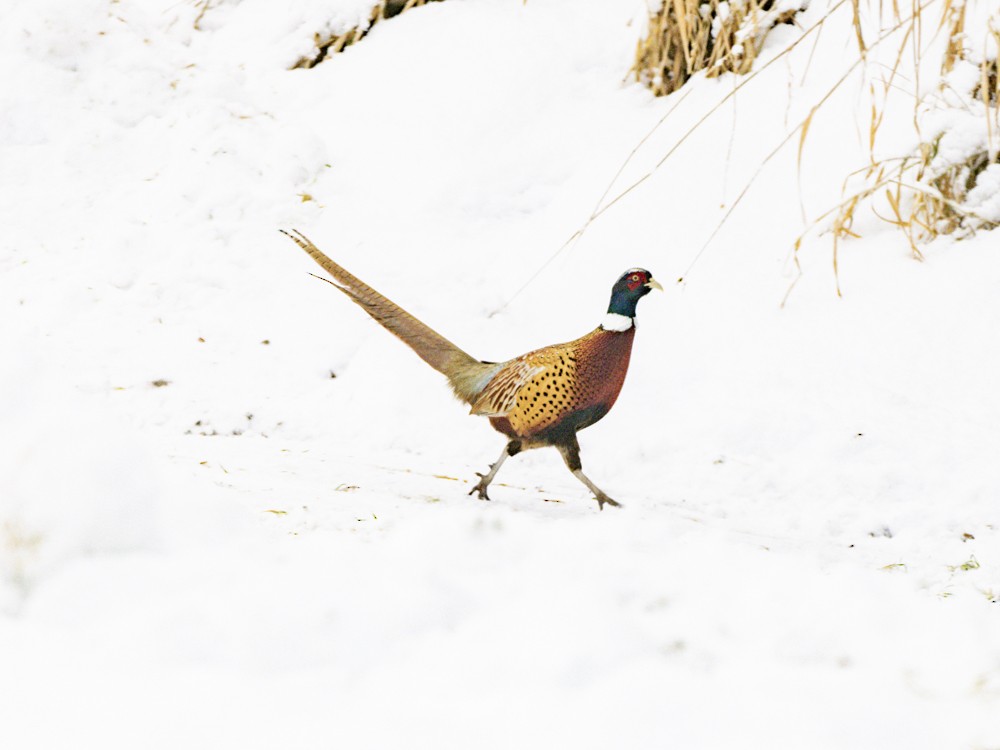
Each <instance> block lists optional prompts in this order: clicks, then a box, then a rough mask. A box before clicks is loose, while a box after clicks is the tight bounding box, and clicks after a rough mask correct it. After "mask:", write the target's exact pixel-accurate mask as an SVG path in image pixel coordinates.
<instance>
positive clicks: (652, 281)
mask: <svg viewBox="0 0 1000 750" xmlns="http://www.w3.org/2000/svg"><path fill="white" fill-rule="evenodd" d="M645 286H646V288H647V289H659V290H660V291H661V292H662V291H663V287H662V286H661V285H660V282H659V281H657V280H656V279H650V280H649V281H647V282H646V284H645Z"/></svg>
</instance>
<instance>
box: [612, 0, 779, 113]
mask: <svg viewBox="0 0 1000 750" xmlns="http://www.w3.org/2000/svg"><path fill="white" fill-rule="evenodd" d="M775 4H776V3H775V0H734V1H733V2H725V0H708V2H702V0H663V5H662V6H661V7H660V9H659V10H656V11H653V12H652V13H650V16H649V33H648V34H647V36H646V38H645V39H642V40H640V42H639V45H638V47H637V48H636V54H635V62H634V64H633V66H632V73H633V74H634V75H635V77H636V79H637V80H639V81H640V82H642V83H644V84H646V85H647V86H649V88H651V89H652V90H653V92H654V93H655V94H656V95H657V96H664V95H666V94H670V93H672V92H674V91H676V90H677V89H679V88H680V87H681V86H683V85H684V82H685V81H687V79H688V78H690V77H691V76H692V75H694V74H695V73H697V72H698V71H699V70H706V71H707V72H706V75H707V76H708V77H710V78H711V77H714V76H718V75H721V74H723V73H728V72H732V73H746V72H748V71H749V70H750V69H751V67H752V66H753V61H754V58H756V57H757V53H758V52H759V51H760V47H761V45H762V44H763V42H764V39H765V38H766V36H767V34H768V32H769V31H770V30H771V29H772V28H774V26H775V25H776V24H779V23H791V22H792V19H793V18H794V16H795V14H796V13H798V11H799V7H798V6H797V7H796V9H794V10H780V11H778V10H774V9H773V8H774V6H775Z"/></svg>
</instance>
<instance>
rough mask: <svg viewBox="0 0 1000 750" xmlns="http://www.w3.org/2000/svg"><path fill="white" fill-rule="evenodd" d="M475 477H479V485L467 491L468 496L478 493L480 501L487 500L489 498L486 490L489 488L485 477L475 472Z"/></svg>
mask: <svg viewBox="0 0 1000 750" xmlns="http://www.w3.org/2000/svg"><path fill="white" fill-rule="evenodd" d="M476 476H477V477H479V484H477V485H476V486H475V487H473V488H472V489H471V490H469V494H470V495H471V494H472V493H474V492H478V493H479V499H480V500H489V499H490V496H489V495H487V494H486V488H487V487H489V484H487V483H486V475H485V474H480V473H479V472H478V471H477V472H476Z"/></svg>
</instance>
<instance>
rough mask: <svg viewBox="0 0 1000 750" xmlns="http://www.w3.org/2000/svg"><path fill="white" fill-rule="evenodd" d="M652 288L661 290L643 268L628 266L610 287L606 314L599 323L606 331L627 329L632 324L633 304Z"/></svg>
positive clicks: (658, 284)
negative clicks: (609, 300)
mask: <svg viewBox="0 0 1000 750" xmlns="http://www.w3.org/2000/svg"><path fill="white" fill-rule="evenodd" d="M653 289H659V290H660V291H663V287H662V286H660V282H658V281H656V280H654V279H653V274H651V273H650V272H649V271H647V270H646V269H644V268H630V269H629V270H627V271H626V272H625V273H623V274H622V275H621V278H619V279H618V281H616V282H615V285H614V286H613V287H611V302H610V303H609V304H608V314H607V316H606V317H605V319H604V322H603V323H602V324H601V328H603V329H604V330H606V331H627V330H628V329H629V328H631V327H632V325H633V320H632V319H633V318H635V306H636V305H637V304H638V303H639V300H640V299H642V298H643V297H645V296H646V295H647V294H649V293H650V292H651V291H652V290H653Z"/></svg>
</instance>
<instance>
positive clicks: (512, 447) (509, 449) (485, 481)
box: [469, 440, 521, 500]
mask: <svg viewBox="0 0 1000 750" xmlns="http://www.w3.org/2000/svg"><path fill="white" fill-rule="evenodd" d="M520 450H521V446H520V444H518V443H515V442H514V441H513V440H512V441H511V442H509V443H507V445H505V446H504V449H503V453H501V454H500V458H498V459H497V460H496V463H493V464H490V470H489V473H488V474H480V473H479V472H478V471H477V472H476V476H477V477H479V483H478V484H477V485H476V486H475V487H473V488H472V489H471V490H469V494H470V495H471V494H472V493H473V492H477V493H479V499H480V500H489V499H490V496H489V495H487V494H486V488H487V487H489V486H490V482H492V481H493V477H495V476H496V475H497V472H498V471H500V467H501V466H502V465H503V462H504V461H506V460H507V456H513V455H515V454H516V453H518V452H519V451H520Z"/></svg>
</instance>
